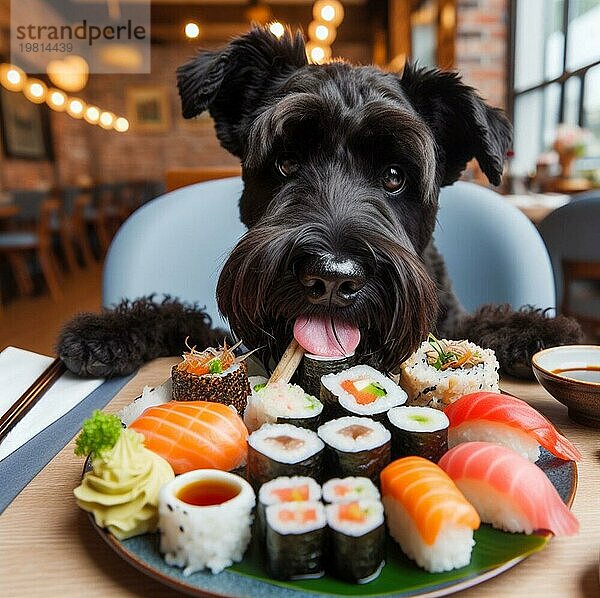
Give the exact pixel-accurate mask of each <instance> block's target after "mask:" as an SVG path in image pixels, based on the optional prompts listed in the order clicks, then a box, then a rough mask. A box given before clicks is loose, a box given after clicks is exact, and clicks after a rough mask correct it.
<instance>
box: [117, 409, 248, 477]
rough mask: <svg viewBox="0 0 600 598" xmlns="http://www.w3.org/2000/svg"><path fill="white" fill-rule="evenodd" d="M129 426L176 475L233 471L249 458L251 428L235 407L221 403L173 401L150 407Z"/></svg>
mask: <svg viewBox="0 0 600 598" xmlns="http://www.w3.org/2000/svg"><path fill="white" fill-rule="evenodd" d="M129 427H130V428H132V429H134V430H136V431H137V432H140V433H142V434H143V435H144V437H145V439H146V440H145V442H144V444H145V446H146V448H148V449H150V450H151V451H153V452H155V453H157V454H159V455H160V456H161V457H163V458H164V459H166V460H167V461H168V462H169V463H170V464H171V467H172V468H173V470H174V471H175V473H177V474H179V473H185V472H186V471H191V470H192V469H221V470H223V471H230V470H232V469H235V468H236V467H239V466H240V465H243V464H244V463H245V461H246V455H247V451H248V449H247V440H248V430H247V429H246V426H245V425H244V422H243V421H242V420H241V418H240V417H239V415H238V414H237V413H236V412H235V410H234V409H233V408H231V407H228V406H227V405H223V404H222V403H211V402H207V401H185V402H184V401H170V402H169V403H163V404H162V405H157V406H155V407H149V408H148V409H146V410H145V411H144V412H143V413H142V415H140V417H138V418H137V419H136V420H134V421H133V422H132V423H131V424H130V426H129Z"/></svg>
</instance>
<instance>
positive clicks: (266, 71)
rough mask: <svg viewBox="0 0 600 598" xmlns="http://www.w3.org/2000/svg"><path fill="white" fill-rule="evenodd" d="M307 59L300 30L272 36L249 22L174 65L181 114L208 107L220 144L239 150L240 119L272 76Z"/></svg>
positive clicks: (280, 75) (256, 102)
mask: <svg viewBox="0 0 600 598" xmlns="http://www.w3.org/2000/svg"><path fill="white" fill-rule="evenodd" d="M306 64H307V59H306V51H305V48H304V39H303V37H302V33H301V32H300V31H298V32H296V34H295V35H292V34H291V32H289V31H286V32H285V34H284V35H283V36H281V37H280V38H277V37H275V36H274V35H273V34H272V33H271V32H270V31H269V29H268V28H266V27H254V28H253V29H252V30H251V31H250V32H249V33H247V34H245V35H243V36H241V37H238V38H236V39H234V40H233V41H232V42H231V43H230V44H229V45H228V46H227V47H225V48H224V49H223V50H220V51H214V52H213V51H201V52H199V53H198V55H197V56H196V57H195V58H194V59H193V60H191V61H190V62H188V63H187V64H184V65H183V66H181V67H179V68H178V69H177V86H178V88H179V95H180V97H181V104H182V110H183V116H184V118H193V117H194V116H197V115H198V114H200V113H201V112H204V110H209V111H210V114H211V116H212V117H213V119H214V121H215V125H216V130H217V136H218V137H219V140H220V141H221V144H222V145H223V147H224V148H225V149H227V150H228V151H230V152H231V153H233V154H235V155H236V156H240V155H241V153H242V149H243V139H242V136H243V131H241V130H240V125H241V124H242V122H243V119H244V117H245V116H248V114H250V113H251V112H253V111H254V110H255V109H256V108H257V107H258V106H259V105H260V99H261V96H263V95H264V94H265V92H266V91H267V89H268V88H269V87H270V86H271V85H272V84H273V83H275V82H276V81H278V80H280V79H281V78H283V77H286V76H287V75H289V74H291V73H292V72H293V71H294V70H296V69H298V68H300V67H302V66H304V65H306Z"/></svg>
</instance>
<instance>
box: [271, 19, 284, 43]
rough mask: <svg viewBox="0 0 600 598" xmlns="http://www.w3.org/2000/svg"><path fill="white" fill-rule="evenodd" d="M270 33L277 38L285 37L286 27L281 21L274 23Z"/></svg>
mask: <svg viewBox="0 0 600 598" xmlns="http://www.w3.org/2000/svg"><path fill="white" fill-rule="evenodd" d="M269 31H270V32H271V33H272V34H273V35H274V36H275V37H276V38H277V39H279V38H281V37H283V34H284V33H285V27H284V26H283V25H282V24H281V23H280V22H279V21H273V22H272V23H271V24H270V25H269Z"/></svg>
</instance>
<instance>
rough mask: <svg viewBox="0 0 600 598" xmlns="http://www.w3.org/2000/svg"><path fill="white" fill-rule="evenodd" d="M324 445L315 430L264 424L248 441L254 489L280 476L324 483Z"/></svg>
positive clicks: (250, 479) (248, 467)
mask: <svg viewBox="0 0 600 598" xmlns="http://www.w3.org/2000/svg"><path fill="white" fill-rule="evenodd" d="M324 446H325V445H324V444H323V442H322V441H321V440H320V438H319V437H318V436H317V435H316V434H315V433H314V432H313V431H311V430H307V429H306V428H298V427H297V426H292V425H291V424H264V425H263V426H262V427H261V428H260V429H258V430H256V431H255V432H252V434H250V436H249V437H248V466H247V475H248V480H249V481H250V483H251V484H252V485H253V486H254V488H256V489H258V488H260V486H261V484H264V483H265V482H268V481H269V480H273V479H275V478H278V477H280V476H295V475H305V476H310V477H312V478H315V479H316V480H320V479H321V474H322V470H323V448H324Z"/></svg>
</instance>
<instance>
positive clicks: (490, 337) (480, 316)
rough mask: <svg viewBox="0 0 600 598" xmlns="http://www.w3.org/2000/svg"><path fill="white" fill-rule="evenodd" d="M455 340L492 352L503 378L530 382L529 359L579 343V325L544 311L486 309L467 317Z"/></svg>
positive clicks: (504, 307)
mask: <svg viewBox="0 0 600 598" xmlns="http://www.w3.org/2000/svg"><path fill="white" fill-rule="evenodd" d="M457 332H458V336H460V337H461V338H463V337H464V338H468V339H469V340H471V341H473V342H475V343H477V344H478V345H480V346H482V347H484V348H488V347H489V348H490V349H493V350H494V352H495V353H496V357H497V358H498V361H499V363H500V369H501V371H502V372H503V373H504V374H508V375H509V376H514V377H516V378H527V379H531V378H533V372H532V369H531V358H532V357H533V355H534V354H535V353H537V352H538V351H541V350H542V349H546V348H548V347H555V346H557V345H570V344H577V343H579V342H581V339H582V332H581V327H580V326H579V324H578V323H577V322H576V321H575V320H574V319H572V318H567V317H565V316H557V317H555V318H551V317H548V316H547V315H546V313H545V311H544V310H541V309H535V308H533V307H524V308H522V309H520V310H518V311H513V310H512V309H511V307H510V306H508V305H498V306H496V305H486V306H483V307H482V308H480V309H479V310H478V311H477V312H475V313H474V314H472V315H470V316H467V317H466V318H464V320H463V321H462V322H461V324H460V326H459V330H458V331H457Z"/></svg>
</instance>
